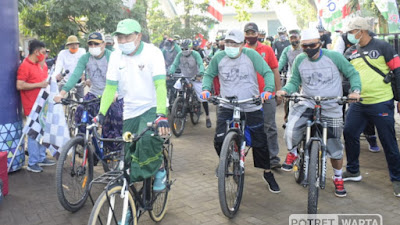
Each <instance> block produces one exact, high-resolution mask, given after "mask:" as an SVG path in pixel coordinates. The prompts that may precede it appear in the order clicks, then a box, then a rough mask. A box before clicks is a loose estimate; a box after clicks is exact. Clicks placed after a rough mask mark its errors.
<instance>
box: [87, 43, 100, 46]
mask: <svg viewBox="0 0 400 225" xmlns="http://www.w3.org/2000/svg"><path fill="white" fill-rule="evenodd" d="M88 45H89V46H92V45H95V46H98V45H100V43H97V42H89V43H88Z"/></svg>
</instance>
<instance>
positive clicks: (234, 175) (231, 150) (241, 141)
mask: <svg viewBox="0 0 400 225" xmlns="http://www.w3.org/2000/svg"><path fill="white" fill-rule="evenodd" d="M210 102H212V103H214V104H219V103H221V102H222V103H224V104H228V105H231V106H233V118H232V119H231V120H228V121H226V131H227V132H226V134H225V138H224V141H223V144H222V148H221V154H220V161H219V166H218V173H217V174H218V195H219V203H220V206H221V210H222V212H223V213H224V215H225V216H226V217H228V218H233V217H234V215H235V214H236V213H237V211H238V210H239V207H240V202H241V200H242V195H243V188H244V162H245V157H246V156H247V153H248V152H249V150H250V148H247V150H246V140H245V134H244V130H245V127H246V125H245V119H241V110H242V108H241V107H240V104H243V103H254V104H256V105H260V104H261V99H260V98H259V97H254V98H248V99H243V100H238V99H237V97H227V98H221V97H216V96H213V97H211V98H210ZM230 178H231V179H230ZM227 192H230V193H227Z"/></svg>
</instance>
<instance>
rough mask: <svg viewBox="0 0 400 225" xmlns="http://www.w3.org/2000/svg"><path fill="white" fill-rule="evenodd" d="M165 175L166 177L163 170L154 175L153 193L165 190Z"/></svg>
mask: <svg viewBox="0 0 400 225" xmlns="http://www.w3.org/2000/svg"><path fill="white" fill-rule="evenodd" d="M166 175H167V172H166V171H165V169H160V170H159V171H158V172H157V173H156V175H155V179H154V183H153V191H155V192H161V191H163V190H165V188H166V185H165V182H166V181H167V176H166Z"/></svg>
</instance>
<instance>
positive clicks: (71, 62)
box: [53, 48, 86, 81]
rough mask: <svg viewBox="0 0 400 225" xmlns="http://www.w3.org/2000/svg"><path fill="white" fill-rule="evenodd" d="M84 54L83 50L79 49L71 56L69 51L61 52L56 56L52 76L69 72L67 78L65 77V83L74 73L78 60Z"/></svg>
mask: <svg viewBox="0 0 400 225" xmlns="http://www.w3.org/2000/svg"><path fill="white" fill-rule="evenodd" d="M84 54H86V50H85V49H83V48H79V49H78V51H77V52H76V53H75V54H72V53H71V52H70V51H69V49H64V50H61V51H60V53H58V56H57V62H56V69H55V70H54V73H53V75H54V76H55V75H57V74H60V73H61V72H62V70H63V69H64V71H66V70H69V73H68V75H67V76H65V78H64V79H65V80H66V81H67V80H68V78H69V77H70V76H71V74H72V73H73V72H74V70H75V67H76V65H77V64H78V61H79V58H81V56H83V55H84Z"/></svg>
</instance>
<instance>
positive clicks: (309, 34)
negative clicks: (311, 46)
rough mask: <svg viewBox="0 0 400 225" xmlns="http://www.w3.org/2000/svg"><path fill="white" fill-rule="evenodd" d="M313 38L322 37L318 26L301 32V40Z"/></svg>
mask: <svg viewBox="0 0 400 225" xmlns="http://www.w3.org/2000/svg"><path fill="white" fill-rule="evenodd" d="M313 39H320V36H319V32H318V30H317V29H316V28H310V29H307V30H303V31H302V32H301V40H302V41H306V40H313Z"/></svg>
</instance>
